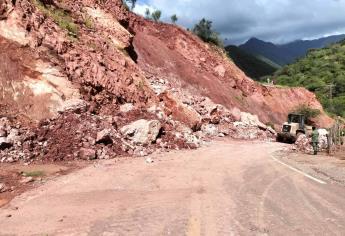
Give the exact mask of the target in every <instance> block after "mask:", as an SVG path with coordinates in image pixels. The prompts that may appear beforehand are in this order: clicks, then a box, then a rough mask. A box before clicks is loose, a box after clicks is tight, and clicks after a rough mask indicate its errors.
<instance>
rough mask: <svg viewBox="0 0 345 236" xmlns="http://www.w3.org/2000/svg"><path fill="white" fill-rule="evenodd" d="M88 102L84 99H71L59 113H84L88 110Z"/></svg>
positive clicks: (65, 102)
mask: <svg viewBox="0 0 345 236" xmlns="http://www.w3.org/2000/svg"><path fill="white" fill-rule="evenodd" d="M87 105H88V104H87V102H86V101H84V100H82V99H77V98H75V99H69V100H66V101H64V103H63V104H62V106H61V107H60V108H59V109H58V112H59V113H63V112H76V113H80V112H84V111H86V109H87Z"/></svg>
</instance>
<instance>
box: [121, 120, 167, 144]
mask: <svg viewBox="0 0 345 236" xmlns="http://www.w3.org/2000/svg"><path fill="white" fill-rule="evenodd" d="M161 128H162V125H161V123H160V122H159V121H158V120H151V121H147V120H138V121H135V122H133V123H131V124H129V125H126V126H124V127H122V129H121V133H122V134H124V135H125V136H126V137H127V138H128V139H129V140H131V141H132V142H133V143H135V144H150V143H152V142H154V141H156V139H157V136H158V134H159V131H160V129H161Z"/></svg>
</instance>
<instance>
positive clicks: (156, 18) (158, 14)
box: [151, 10, 162, 22]
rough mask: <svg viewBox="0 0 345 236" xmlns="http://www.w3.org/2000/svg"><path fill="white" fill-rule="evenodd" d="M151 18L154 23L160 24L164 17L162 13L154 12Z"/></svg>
mask: <svg viewBox="0 0 345 236" xmlns="http://www.w3.org/2000/svg"><path fill="white" fill-rule="evenodd" d="M151 16H152V19H153V20H154V21H156V22H158V21H159V20H160V18H161V16H162V11H160V10H155V11H154V12H152V14H151Z"/></svg>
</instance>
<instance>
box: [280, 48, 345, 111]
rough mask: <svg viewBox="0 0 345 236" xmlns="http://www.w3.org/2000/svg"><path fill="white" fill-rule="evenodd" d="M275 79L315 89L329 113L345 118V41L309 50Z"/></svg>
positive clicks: (284, 83)
mask: <svg viewBox="0 0 345 236" xmlns="http://www.w3.org/2000/svg"><path fill="white" fill-rule="evenodd" d="M274 79H275V80H276V81H277V83H279V84H281V85H287V86H294V87H296V86H303V87H306V88H307V89H309V90H310V91H312V92H315V93H316V95H317V97H318V99H319V100H320V102H321V103H322V105H323V106H324V108H325V109H326V111H328V112H329V113H332V114H336V115H339V116H343V117H345V41H341V42H340V43H336V44H333V45H331V46H328V47H326V48H323V49H317V50H315V49H314V50H310V51H309V52H308V54H307V56H306V57H304V58H302V59H300V60H298V61H297V62H296V63H294V64H291V65H288V66H285V67H283V68H282V69H281V70H279V71H278V72H277V73H276V74H275V76H274Z"/></svg>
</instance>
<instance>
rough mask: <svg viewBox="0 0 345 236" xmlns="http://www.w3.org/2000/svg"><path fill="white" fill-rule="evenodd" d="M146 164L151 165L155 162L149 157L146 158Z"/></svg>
mask: <svg viewBox="0 0 345 236" xmlns="http://www.w3.org/2000/svg"><path fill="white" fill-rule="evenodd" d="M145 161H146V163H148V164H151V163H153V160H152V158H151V157H148V158H146V160H145Z"/></svg>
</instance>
